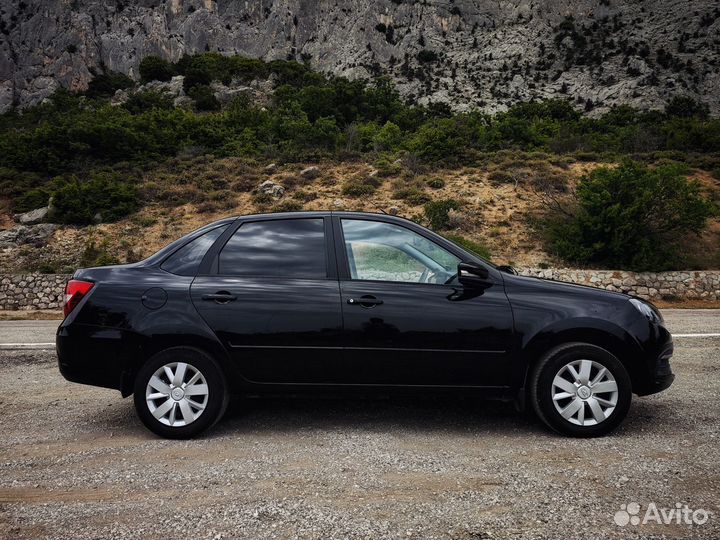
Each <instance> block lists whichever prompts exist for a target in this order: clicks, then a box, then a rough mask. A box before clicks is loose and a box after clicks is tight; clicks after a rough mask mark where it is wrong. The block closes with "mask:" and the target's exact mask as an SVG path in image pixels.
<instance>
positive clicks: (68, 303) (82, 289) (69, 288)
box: [63, 279, 94, 317]
mask: <svg viewBox="0 0 720 540" xmlns="http://www.w3.org/2000/svg"><path fill="white" fill-rule="evenodd" d="M93 285H94V284H93V283H90V282H89V281H80V280H79V279H71V280H70V281H68V283H67V285H65V302H64V303H63V313H64V314H65V316H66V317H67V316H68V315H70V313H71V312H72V310H73V309H75V308H76V307H77V305H78V304H79V303H80V300H82V299H83V297H84V296H85V295H86V294H87V293H88V292H90V289H92V288H93Z"/></svg>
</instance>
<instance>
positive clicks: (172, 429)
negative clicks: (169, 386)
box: [134, 347, 228, 439]
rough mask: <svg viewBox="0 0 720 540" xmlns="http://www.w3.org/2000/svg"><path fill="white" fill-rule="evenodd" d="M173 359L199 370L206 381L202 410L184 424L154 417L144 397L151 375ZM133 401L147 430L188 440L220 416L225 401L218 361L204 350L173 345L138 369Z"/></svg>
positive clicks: (225, 396)
mask: <svg viewBox="0 0 720 540" xmlns="http://www.w3.org/2000/svg"><path fill="white" fill-rule="evenodd" d="M174 362H183V363H185V364H188V365H189V366H190V368H192V369H194V370H196V371H199V372H200V373H201V374H202V376H203V377H204V379H205V381H206V382H207V402H206V403H205V407H204V409H203V410H202V411H201V412H200V413H199V414H198V415H197V417H196V418H195V419H194V420H192V421H190V422H188V424H187V425H183V426H171V425H166V424H164V423H163V422H161V421H160V420H158V419H157V418H155V416H154V415H153V413H152V412H151V411H150V407H151V405H149V404H148V402H147V400H146V388H147V387H148V383H149V382H150V379H151V377H152V376H153V375H154V374H155V372H156V371H157V370H159V369H161V368H162V367H163V366H165V365H168V364H171V363H174ZM190 368H188V372H189V371H190ZM168 399H169V398H168ZM193 399H195V398H193ZM202 399H204V398H202ZM134 401H135V410H136V411H137V414H138V416H139V417H140V420H142V423H143V424H145V426H146V427H147V428H148V429H149V430H150V431H152V432H153V433H155V434H157V435H160V436H161V437H165V438H167V439H190V438H192V437H195V436H196V435H198V434H199V433H201V432H203V431H205V430H206V429H208V428H209V427H211V426H213V425H214V424H215V423H216V422H217V421H218V420H220V418H222V415H223V414H224V413H225V409H226V408H227V404H228V391H227V382H226V380H225V375H224V374H223V371H222V369H221V368H220V366H218V364H217V362H215V360H213V359H212V358H211V357H210V356H208V355H207V354H206V353H204V352H203V351H200V350H198V349H193V348H189V347H173V348H171V349H166V350H164V351H161V352H159V353H157V354H156V355H154V356H153V357H152V358H150V359H149V360H148V361H147V362H145V364H144V365H143V366H142V368H140V370H139V371H138V374H137V376H136V377H135V386H134ZM163 402H164V398H160V403H161V404H162V403H163ZM155 403H157V402H155ZM178 408H179V407H178ZM193 412H197V411H195V410H193Z"/></svg>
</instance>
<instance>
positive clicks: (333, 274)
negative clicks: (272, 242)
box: [197, 215, 338, 280]
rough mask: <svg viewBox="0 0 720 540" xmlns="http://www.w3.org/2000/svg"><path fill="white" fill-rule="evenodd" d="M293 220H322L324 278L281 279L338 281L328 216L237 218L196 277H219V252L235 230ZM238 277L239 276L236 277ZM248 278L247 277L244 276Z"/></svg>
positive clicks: (211, 249) (211, 250) (213, 248)
mask: <svg viewBox="0 0 720 540" xmlns="http://www.w3.org/2000/svg"><path fill="white" fill-rule="evenodd" d="M295 219H322V220H323V232H324V241H325V277H324V278H302V277H291V276H289V277H284V278H283V279H303V280H312V279H320V280H337V279H338V267H337V259H336V256H335V242H333V236H334V235H333V229H334V227H333V223H332V221H331V218H330V216H325V215H315V216H303V217H300V216H298V217H273V216H266V217H265V216H264V217H249V218H242V217H241V218H238V219H237V220H236V221H235V222H234V223H232V224H231V225H230V227H228V229H227V230H226V231H225V232H224V233H223V234H222V235H221V236H220V238H218V239H217V241H216V242H215V244H213V246H212V247H211V248H210V249H209V250H208V251H207V253H206V254H205V257H204V258H203V261H202V263H201V264H200V270H199V271H198V273H197V275H198V276H201V275H203V276H219V275H222V274H220V268H219V266H220V252H221V251H222V250H223V248H224V247H225V244H227V243H228V242H229V241H230V239H231V238H232V237H233V235H234V234H235V233H236V232H237V230H238V229H239V228H240V227H242V226H243V225H244V224H246V223H258V222H263V221H289V220H295ZM227 276H228V277H232V275H231V274H227ZM236 277H239V276H236ZM246 277H249V276H246ZM263 277H265V276H253V279H262V278H263ZM267 278H268V279H278V278H277V276H267Z"/></svg>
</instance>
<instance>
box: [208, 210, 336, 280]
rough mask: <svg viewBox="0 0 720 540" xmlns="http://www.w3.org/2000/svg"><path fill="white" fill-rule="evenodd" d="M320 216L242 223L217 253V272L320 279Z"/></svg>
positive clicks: (322, 275) (322, 267)
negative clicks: (218, 254) (218, 253)
mask: <svg viewBox="0 0 720 540" xmlns="http://www.w3.org/2000/svg"><path fill="white" fill-rule="evenodd" d="M325 258H326V257H325V227H324V224H323V219H322V218H307V219H282V220H272V221H253V222H249V223H243V224H242V225H241V226H240V228H239V229H238V230H237V231H236V232H235V234H234V235H233V236H232V238H230V240H229V241H228V243H227V244H225V247H224V248H223V250H222V251H221V252H220V258H219V271H220V273H221V274H225V275H233V276H272V277H290V278H307V279H323V278H325V277H326V276H327V262H326V260H325Z"/></svg>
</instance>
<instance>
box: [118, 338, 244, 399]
mask: <svg viewBox="0 0 720 540" xmlns="http://www.w3.org/2000/svg"><path fill="white" fill-rule="evenodd" d="M176 348H187V349H196V350H199V351H200V352H202V353H204V354H207V355H208V356H210V357H211V358H212V359H213V360H215V361H216V362H217V364H218V366H220V369H221V370H222V371H223V375H224V376H225V380H226V381H227V383H228V387H229V389H232V388H233V386H234V385H233V383H234V382H235V381H237V380H238V379H237V378H238V377H239V373H238V372H237V370H236V369H235V367H234V365H233V364H232V363H231V362H230V358H229V356H228V354H227V352H226V351H225V349H224V347H223V346H222V344H221V343H219V342H218V341H217V340H216V339H211V338H210V337H207V336H198V335H180V336H178V335H176V334H155V335H152V337H151V338H150V337H148V338H145V339H143V340H142V344H141V345H140V347H139V348H138V354H137V355H136V356H135V357H134V358H133V359H132V360H130V361H128V362H127V364H126V367H125V370H124V372H123V376H122V381H121V388H120V392H121V393H122V396H123V397H128V396H129V395H131V394H132V393H133V386H134V384H135V377H137V374H138V371H140V368H141V367H142V366H143V364H145V362H147V361H148V360H149V359H150V358H152V357H153V356H155V355H156V354H158V353H160V352H162V351H165V350H168V349H176Z"/></svg>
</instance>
